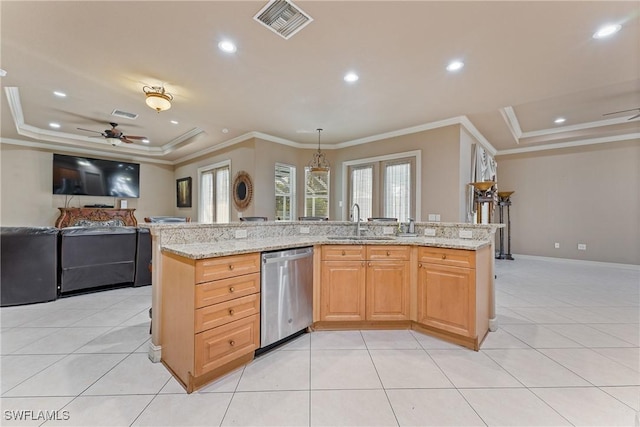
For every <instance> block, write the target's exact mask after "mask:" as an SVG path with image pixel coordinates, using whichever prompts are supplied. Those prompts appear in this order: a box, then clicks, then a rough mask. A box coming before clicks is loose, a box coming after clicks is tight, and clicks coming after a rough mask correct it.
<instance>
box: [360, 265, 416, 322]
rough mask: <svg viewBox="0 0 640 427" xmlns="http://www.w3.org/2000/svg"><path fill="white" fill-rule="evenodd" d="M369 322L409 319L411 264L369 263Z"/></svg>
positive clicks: (367, 311)
mask: <svg viewBox="0 0 640 427" xmlns="http://www.w3.org/2000/svg"><path fill="white" fill-rule="evenodd" d="M366 288H367V309H366V313H367V316H366V317H367V320H408V319H409V263H408V262H406V261H369V262H368V263H367V287H366Z"/></svg>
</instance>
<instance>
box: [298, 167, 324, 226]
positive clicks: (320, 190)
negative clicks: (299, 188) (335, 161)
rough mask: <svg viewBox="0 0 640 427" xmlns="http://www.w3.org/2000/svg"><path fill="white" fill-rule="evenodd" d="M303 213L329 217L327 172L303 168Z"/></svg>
mask: <svg viewBox="0 0 640 427" xmlns="http://www.w3.org/2000/svg"><path fill="white" fill-rule="evenodd" d="M304 215H305V216H320V217H327V218H328V217H329V172H315V173H311V171H310V170H309V169H308V168H305V170H304Z"/></svg>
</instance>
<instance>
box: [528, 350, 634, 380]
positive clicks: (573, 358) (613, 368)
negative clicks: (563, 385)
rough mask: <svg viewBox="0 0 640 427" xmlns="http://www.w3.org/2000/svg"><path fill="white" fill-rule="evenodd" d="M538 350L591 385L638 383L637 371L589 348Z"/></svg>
mask: <svg viewBox="0 0 640 427" xmlns="http://www.w3.org/2000/svg"><path fill="white" fill-rule="evenodd" d="M540 351H541V352H543V353H544V354H546V355H547V356H549V357H550V358H552V359H553V360H555V361H556V362H558V363H560V364H562V365H563V366H565V367H566V368H568V369H570V370H571V371H573V372H575V373H576V374H578V375H580V376H581V377H582V378H584V379H586V380H587V381H589V382H591V383H592V384H593V385H596V386H611V385H640V373H639V372H638V371H636V370H633V369H630V368H627V367H626V366H624V365H621V364H620V363H618V362H615V361H613V360H611V359H609V358H607V357H605V356H603V355H601V354H599V353H596V352H595V351H593V350H591V349H588V348H584V349H578V348H576V349H544V350H540Z"/></svg>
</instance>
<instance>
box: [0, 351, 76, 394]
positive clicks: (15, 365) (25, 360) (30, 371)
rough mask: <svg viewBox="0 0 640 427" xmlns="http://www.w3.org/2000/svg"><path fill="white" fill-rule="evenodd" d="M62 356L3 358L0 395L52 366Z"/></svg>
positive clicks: (43, 355)
mask: <svg viewBox="0 0 640 427" xmlns="http://www.w3.org/2000/svg"><path fill="white" fill-rule="evenodd" d="M64 356H65V355H62V354H57V355H50V354H41V355H27V354H25V355H16V356H4V357H3V358H2V361H1V365H2V366H1V372H2V378H1V381H2V393H4V392H6V391H7V390H9V389H11V388H13V387H15V386H17V385H18V384H20V383H21V382H22V381H24V380H26V379H28V378H30V377H32V376H33V375H35V374H37V373H38V372H40V371H42V370H43V369H45V368H47V367H49V366H51V365H53V364H54V363H55V362H57V361H58V360H60V359H62V358H63V357H64Z"/></svg>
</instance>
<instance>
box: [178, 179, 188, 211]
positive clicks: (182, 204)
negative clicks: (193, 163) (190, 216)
mask: <svg viewBox="0 0 640 427" xmlns="http://www.w3.org/2000/svg"><path fill="white" fill-rule="evenodd" d="M176 199H177V200H176V202H177V205H178V207H179V208H190V207H191V177H190V176H189V177H187V178H180V179H177V180H176Z"/></svg>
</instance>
